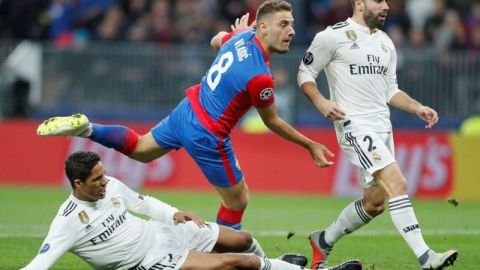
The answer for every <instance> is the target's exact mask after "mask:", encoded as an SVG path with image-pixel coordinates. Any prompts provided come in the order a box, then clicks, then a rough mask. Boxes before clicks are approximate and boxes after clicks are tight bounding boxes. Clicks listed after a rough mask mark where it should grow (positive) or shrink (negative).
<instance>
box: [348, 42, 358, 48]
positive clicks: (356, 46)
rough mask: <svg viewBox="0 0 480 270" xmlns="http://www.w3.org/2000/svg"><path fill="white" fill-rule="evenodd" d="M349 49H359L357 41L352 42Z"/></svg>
mask: <svg viewBox="0 0 480 270" xmlns="http://www.w3.org/2000/svg"><path fill="white" fill-rule="evenodd" d="M350 49H360V47H358V45H357V43H355V42H354V43H353V45H352V46H351V47H350Z"/></svg>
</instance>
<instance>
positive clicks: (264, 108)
mask: <svg viewBox="0 0 480 270" xmlns="http://www.w3.org/2000/svg"><path fill="white" fill-rule="evenodd" d="M291 12H292V8H291V5H290V4H288V3H287V2H285V1H281V0H272V1H266V2H264V3H263V4H262V5H261V6H260V7H259V9H258V12H257V17H256V24H257V28H256V29H251V27H252V25H250V27H248V18H249V16H248V14H246V15H244V16H242V18H241V19H239V20H237V21H236V22H235V25H233V26H232V32H231V33H227V32H219V33H218V34H217V35H216V36H215V37H214V38H213V39H212V41H211V44H212V46H213V48H215V49H216V50H218V54H217V57H216V59H215V60H214V62H213V64H212V66H211V67H210V69H209V71H208V72H207V75H206V76H204V77H203V78H202V82H201V84H197V85H195V86H192V87H190V88H189V89H187V90H186V94H187V97H186V98H184V99H183V100H182V101H181V102H180V104H179V105H178V106H177V107H176V108H175V109H174V110H173V111H172V112H171V113H170V115H169V116H167V117H166V118H164V119H163V120H162V121H161V122H160V123H158V124H157V126H155V127H154V128H152V129H151V131H150V132H149V133H147V134H145V135H143V136H139V135H138V134H137V133H136V132H135V131H133V130H131V129H129V128H128V127H125V126H112V125H108V126H103V125H98V124H91V123H90V122H89V120H88V118H87V117H86V116H85V115H83V114H78V115H73V116H70V117H56V118H51V119H49V120H46V121H45V122H44V123H43V124H41V125H40V126H39V127H38V129H37V133H38V134H39V135H41V136H51V135H54V136H55V135H62V136H80V137H87V138H89V139H91V140H93V141H95V142H97V143H100V144H102V145H104V146H106V147H110V148H114V149H115V150H117V151H120V152H122V153H123V154H125V155H128V156H129V157H131V158H132V159H135V160H138V161H142V162H150V161H152V160H154V159H157V158H160V157H161V156H163V155H165V154H167V153H168V152H170V151H171V150H172V149H179V148H180V147H183V148H185V150H186V151H187V152H188V153H189V154H190V156H191V157H192V158H193V159H194V160H195V162H196V163H197V165H198V166H199V167H200V168H201V170H202V172H203V173H204V175H205V176H206V178H207V179H208V181H209V182H210V183H211V184H212V185H213V186H214V187H215V188H216V189H217V191H218V193H219V194H220V196H221V197H222V199H223V202H222V203H221V205H220V208H219V210H218V214H217V222H218V223H219V224H223V225H227V226H230V227H233V228H237V229H240V228H241V222H242V217H243V212H244V211H245V209H246V207H247V204H248V201H249V192H248V186H247V184H246V182H245V180H244V176H243V173H242V171H241V169H240V165H239V163H238V160H237V159H236V157H235V153H234V151H233V148H232V145H231V140H230V136H229V134H230V132H231V130H232V129H233V127H234V126H235V125H236V123H237V122H238V120H239V119H240V118H241V117H242V116H243V115H244V114H245V113H246V112H247V111H248V109H250V108H251V107H252V105H253V106H254V107H255V108H256V109H257V111H258V112H259V114H260V116H261V118H262V120H263V122H264V123H265V125H266V126H267V127H268V128H269V129H270V130H272V131H273V132H275V133H276V134H278V135H279V136H281V137H282V138H284V139H286V140H289V141H291V142H293V143H296V144H298V145H300V146H302V147H303V148H305V149H306V150H307V151H308V152H309V154H310V155H311V157H312V159H313V161H314V163H315V164H316V165H317V166H319V167H328V166H331V165H332V164H333V162H331V161H328V160H327V158H326V157H325V156H326V155H328V156H330V157H331V156H333V154H332V153H331V152H330V151H329V150H328V149H327V148H326V147H325V146H324V145H322V144H320V143H317V142H315V141H312V140H311V139H309V138H307V137H306V136H304V135H303V134H301V133H300V132H298V131H297V130H296V129H294V128H293V127H292V126H290V125H289V124H288V123H286V122H285V121H284V120H282V119H281V118H280V117H279V116H278V113H277V107H276V104H275V102H274V82H273V77H272V73H271V70H270V60H269V59H270V56H271V55H273V54H275V53H287V52H288V51H289V46H290V42H291V40H292V39H293V37H294V34H295V31H294V29H293V25H292V24H293V16H292V13H291Z"/></svg>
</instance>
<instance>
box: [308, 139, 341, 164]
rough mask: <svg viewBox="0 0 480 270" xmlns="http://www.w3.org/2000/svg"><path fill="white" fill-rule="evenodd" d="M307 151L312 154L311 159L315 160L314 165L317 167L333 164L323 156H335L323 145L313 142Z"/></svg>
mask: <svg viewBox="0 0 480 270" xmlns="http://www.w3.org/2000/svg"><path fill="white" fill-rule="evenodd" d="M309 151H310V154H311V155H312V158H313V160H314V161H315V165H317V166H318V167H322V168H323V167H330V166H332V165H333V164H334V162H333V161H329V160H327V158H326V157H325V156H329V157H334V156H335V155H334V154H333V153H332V152H331V151H330V150H328V148H327V147H326V146H325V145H323V144H320V143H317V142H315V143H313V144H312V145H311V146H310V147H309Z"/></svg>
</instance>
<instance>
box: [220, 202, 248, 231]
mask: <svg viewBox="0 0 480 270" xmlns="http://www.w3.org/2000/svg"><path fill="white" fill-rule="evenodd" d="M242 217H243V210H233V209H228V208H226V207H225V206H224V205H223V203H222V204H220V208H218V212H217V224H221V225H224V226H227V227H230V228H233V229H235V230H241V229H242Z"/></svg>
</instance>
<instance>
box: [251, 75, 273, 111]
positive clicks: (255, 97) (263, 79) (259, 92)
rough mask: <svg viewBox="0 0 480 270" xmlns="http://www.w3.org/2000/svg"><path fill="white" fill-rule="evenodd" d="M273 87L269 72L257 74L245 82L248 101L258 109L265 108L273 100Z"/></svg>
mask: <svg viewBox="0 0 480 270" xmlns="http://www.w3.org/2000/svg"><path fill="white" fill-rule="evenodd" d="M273 89H274V83H273V77H272V75H269V74H261V75H257V76H255V77H253V78H252V79H250V81H249V82H248V84H247V92H248V94H249V96H250V101H251V102H252V105H253V106H255V108H259V109H262V108H266V107H268V106H270V105H271V104H272V103H273V102H274V100H275V97H274V95H273Z"/></svg>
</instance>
